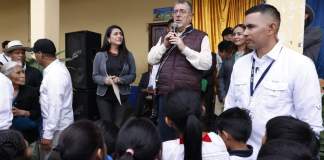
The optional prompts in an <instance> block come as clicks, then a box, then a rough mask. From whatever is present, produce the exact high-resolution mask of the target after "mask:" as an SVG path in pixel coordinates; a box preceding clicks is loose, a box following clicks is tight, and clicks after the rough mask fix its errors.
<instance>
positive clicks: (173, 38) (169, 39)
mask: <svg viewBox="0 0 324 160" xmlns="http://www.w3.org/2000/svg"><path fill="white" fill-rule="evenodd" d="M163 43H164V46H165V47H166V48H170V46H171V44H174V45H177V47H178V48H179V50H180V51H183V49H184V48H185V47H186V46H185V44H184V43H183V40H182V38H180V36H177V35H176V33H174V32H169V33H168V34H167V35H166V36H165V37H164V42H163Z"/></svg>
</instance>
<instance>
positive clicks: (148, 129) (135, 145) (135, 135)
mask: <svg viewBox="0 0 324 160" xmlns="http://www.w3.org/2000/svg"><path fill="white" fill-rule="evenodd" d="M160 150H161V139H160V136H159V132H158V130H157V128H156V127H155V126H154V124H153V123H152V122H151V121H150V120H148V119H145V118H134V117H133V118H130V119H128V120H127V121H126V122H125V124H124V125H123V126H122V127H121V128H120V130H119V133H118V138H117V141H116V148H115V153H116V156H115V157H114V159H116V160H155V159H159V152H160Z"/></svg>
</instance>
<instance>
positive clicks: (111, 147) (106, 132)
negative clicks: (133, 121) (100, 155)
mask: <svg viewBox="0 0 324 160" xmlns="http://www.w3.org/2000/svg"><path fill="white" fill-rule="evenodd" d="M95 124H96V125H97V126H98V127H99V128H100V129H101V132H102V135H103V137H104V139H105V144H106V146H107V154H109V155H111V154H112V153H114V152H115V144H116V139H117V135H118V130H119V128H118V127H117V126H116V125H115V123H112V122H109V121H106V120H98V121H96V122H95Z"/></svg>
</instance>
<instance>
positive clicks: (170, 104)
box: [164, 89, 202, 160]
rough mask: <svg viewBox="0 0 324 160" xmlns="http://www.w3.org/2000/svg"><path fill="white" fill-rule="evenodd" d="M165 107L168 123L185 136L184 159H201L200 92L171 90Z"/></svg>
mask: <svg viewBox="0 0 324 160" xmlns="http://www.w3.org/2000/svg"><path fill="white" fill-rule="evenodd" d="M164 109H165V115H166V123H167V124H168V125H169V126H171V127H173V128H175V129H176V130H177V131H178V132H179V133H180V134H181V135H182V136H183V140H184V159H195V160H199V159H201V158H202V157H201V145H202V142H201V141H202V126H201V122H200V116H201V100H200V94H199V93H198V92H195V91H192V90H188V89H180V90H176V91H174V92H171V93H170V94H169V95H168V96H167V102H166V106H165V108H164Z"/></svg>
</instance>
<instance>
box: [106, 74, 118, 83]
mask: <svg viewBox="0 0 324 160" xmlns="http://www.w3.org/2000/svg"><path fill="white" fill-rule="evenodd" d="M119 82H120V78H119V77H117V76H107V77H106V79H105V84H106V85H112V83H115V84H117V83H119Z"/></svg>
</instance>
